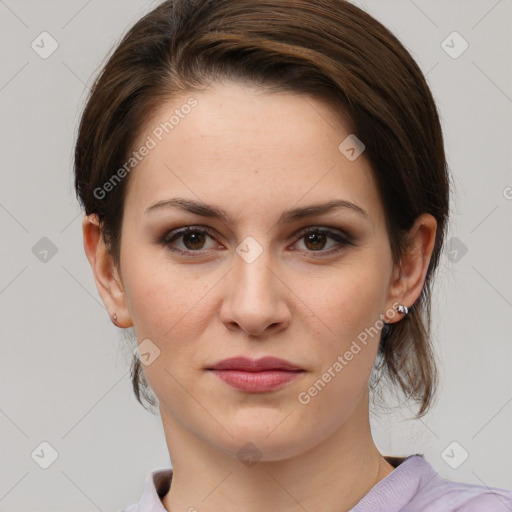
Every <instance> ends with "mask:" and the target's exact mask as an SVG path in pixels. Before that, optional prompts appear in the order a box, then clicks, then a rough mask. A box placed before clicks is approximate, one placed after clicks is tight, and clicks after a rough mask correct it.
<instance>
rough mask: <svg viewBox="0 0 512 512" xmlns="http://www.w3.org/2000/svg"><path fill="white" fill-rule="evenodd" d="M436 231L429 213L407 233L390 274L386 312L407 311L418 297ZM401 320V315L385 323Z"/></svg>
mask: <svg viewBox="0 0 512 512" xmlns="http://www.w3.org/2000/svg"><path fill="white" fill-rule="evenodd" d="M436 231H437V222H436V219H435V218H434V217H433V216H432V215H430V214H428V213H424V214H421V215H420V216H419V217H418V218H417V219H416V221H415V222H414V225H413V226H412V228H411V229H410V230H409V233H408V234H407V237H408V243H407V244H406V248H405V250H404V253H403V254H402V257H401V259H400V266H399V267H398V266H397V268H396V269H395V272H394V275H393V281H392V284H391V289H390V296H389V305H388V306H389V309H392V310H395V308H394V307H393V305H396V304H403V305H404V306H406V307H408V308H409V307H411V306H412V305H413V304H414V303H415V302H416V300H417V299H418V297H419V296H420V294H421V291H422V290H423V286H424V284H425V277H426V275H427V270H428V266H429V263H430V259H431V257H432V251H433V250H434V245H435V241H436ZM389 309H388V310H389ZM402 318H403V316H402V315H401V314H395V315H392V318H389V319H387V320H386V322H388V323H394V322H397V321H399V320H401V319H402Z"/></svg>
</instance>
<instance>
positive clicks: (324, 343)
mask: <svg viewBox="0 0 512 512" xmlns="http://www.w3.org/2000/svg"><path fill="white" fill-rule="evenodd" d="M190 96H191V94H183V95H182V96H180V97H177V98H174V100H173V101H172V102H169V103H166V104H165V105H163V106H162V108H161V109H160V111H159V112H158V113H157V115H156V116H155V117H154V119H151V120H150V121H149V122H148V123H147V128H146V129H145V130H144V131H143V133H141V134H140V138H139V140H140V141H144V140H145V139H146V137H147V136H148V135H151V131H152V130H153V129H154V127H155V126H158V124H159V123H160V122H162V121H164V120H166V119H168V118H169V116H170V115H172V113H173V111H174V110H175V109H176V108H179V107H180V105H183V104H184V103H185V102H186V101H187V99H188V98H189V97H190ZM193 96H194V98H196V99H197V101H198V105H197V107H195V108H194V109H193V110H192V111H191V113H190V114H188V115H187V116H186V117H185V118H184V119H181V120H180V122H179V124H178V125H177V126H175V128H174V129H173V131H172V132H171V133H170V134H169V135H167V136H166V137H165V138H164V139H163V140H162V141H161V142H159V144H158V145H157V146H156V147H155V148H154V149H152V150H151V151H150V153H149V155H148V156H146V157H145V158H144V160H143V161H142V162H141V163H140V164H139V165H138V166H137V167H136V169H134V170H133V171H132V174H131V175H130V178H129V182H128V188H127V195H126V199H125V201H126V202H125V212H124V218H123V228H122V237H121V260H120V261H121V264H120V268H116V266H115V265H114V263H113V259H112V257H111V256H110V255H109V254H108V252H107V250H106V248H105V243H104V240H103V237H102V233H101V230H100V228H99V225H98V221H97V219H96V217H95V216H88V217H85V218H84V220H83V235H84V247H85V251H86V254H87V257H88V259H89V261H90V264H91V266H92V269H93V272H94V276H95V280H96V285H97V287H98V291H99V293H100V295H101V297H102V299H103V301H104V303H105V306H106V308H107V309H108V311H109V313H110V314H114V313H115V314H116V315H117V322H116V325H118V326H119V327H122V328H126V327H130V326H134V329H135V333H136V335H137V340H138V342H139V343H141V342H142V341H143V340H145V339H150V340H151V342H152V343H154V345H156V346H157V347H158V349H159V350H160V355H159V356H158V357H157V358H156V359H155V360H154V361H153V362H152V363H151V364H150V365H148V366H143V369H144V372H145V375H146V378H147V380H148V382H149V384H150V385H151V387H152V389H153V391H154V392H155V394H156V396H157V397H158V399H159V402H160V413H161V417H162V423H163V428H164V431H165V436H166V440H167V445H168V449H169V453H170V457H171V461H172V464H173V480H172V486H171V490H170V491H169V492H168V493H167V495H166V496H165V497H164V498H163V504H164V506H165V508H166V509H167V510H169V511H173V512H174V511H187V510H194V509H193V508H192V507H195V509H197V510H198V511H201V512H203V511H223V512H226V511H227V512H229V511H234V510H244V511H261V510H282V511H299V510H304V509H306V510H318V511H341V510H349V509H351V508H352V507H353V506H354V505H355V504H356V503H357V502H358V501H359V500H360V499H361V498H362V497H363V496H364V495H365V494H366V493H367V492H368V491H369V490H370V489H371V488H372V487H373V486H374V485H375V484H376V483H377V482H379V481H380V480H382V479H383V478H385V477H386V476H387V475H389V474H390V473H391V471H392V470H393V467H392V466H391V465H390V464H389V463H388V462H387V461H386V460H385V459H384V458H383V457H382V456H381V454H380V453H379V451H378V449H377V447H376V446H375V444H374V442H373V439H372V434H371V431H370V424H369V409H368V407H369V392H368V384H369V378H370V374H371V370H372V366H373V363H374V360H375V356H376V353H377V348H378V341H379V335H374V336H373V337H371V336H370V337H369V338H368V341H367V343H366V345H363V344H361V343H359V345H360V346H361V350H360V351H359V352H358V353H357V355H355V356H354V357H353V359H352V360H351V361H349V362H348V364H346V366H344V367H343V369H342V371H340V372H339V373H337V374H336V376H335V377H334V378H332V379H331V380H330V382H329V383H328V384H327V385H326V386H325V387H323V389H322V390H321V391H320V392H318V394H317V395H316V396H314V397H312V398H311V400H310V402H309V403H308V404H305V405H304V404H302V403H300V402H299V400H298V396H299V393H300V392H303V391H307V390H308V389H309V388H310V387H311V386H313V384H314V383H315V382H317V381H318V379H320V378H322V375H323V374H324V373H325V372H326V371H327V370H328V368H329V367H331V368H332V366H333V363H334V362H335V361H337V358H338V356H340V355H343V354H344V353H345V352H346V351H347V350H348V349H349V348H350V346H351V343H352V342H353V341H354V340H356V339H357V336H358V334H360V333H361V332H364V331H365V329H367V328H369V327H371V326H375V325H379V323H378V320H379V318H380V319H382V318H384V320H385V321H387V322H390V323H392V322H396V321H400V320H401V319H402V318H403V315H401V314H398V313H396V312H394V310H393V306H394V305H396V303H401V304H404V305H407V306H409V305H411V304H413V303H414V301H415V300H416V299H417V298H418V296H419V294H420V292H421V289H422V287H423V284H424V280H425V274H426V270H427V267H428V263H429V260H430V257H431V254H432V250H433V247H434V238H435V231H436V222H435V219H434V218H433V217H432V216H430V215H427V214H424V215H421V216H420V217H419V218H418V219H417V220H416V223H415V224H414V226H413V228H412V229H411V232H410V237H411V240H412V244H411V248H410V249H408V251H407V252H406V253H404V254H403V256H402V260H401V262H400V267H401V271H400V269H399V267H398V266H397V265H394V264H393V260H392V257H391V250H390V246H389V239H388V234H387V231H386V226H385V224H384V210H383V205H382V202H381V200H380V197H379V194H378V191H377V188H376V184H375V181H374V178H373V174H372V170H371V168H370V165H369V163H368V161H367V160H366V159H365V158H364V153H363V155H362V156H360V157H359V158H357V159H356V160H354V161H350V160H348V159H347V158H346V157H345V156H344V155H343V154H342V153H341V152H340V151H339V150H338V145H339V144H340V142H341V141H343V140H344V139H345V137H347V135H349V134H350V133H351V132H350V131H349V130H348V129H347V127H346V125H345V124H344V123H343V121H342V120H341V119H339V117H336V116H335V114H334V112H333V110H332V108H330V107H329V106H328V105H326V104H324V103H323V102H320V101H319V100H316V99H313V98H311V97H306V96H302V95H298V94H291V93H272V94H270V93H269V92H268V91H265V90H264V89H259V88H249V87H247V86H245V85H240V84H236V83H228V82H224V83H215V84H213V85H212V86H211V87H210V88H209V89H208V90H205V91H202V92H200V93H194V94H193ZM175 197H180V198H186V199H190V200H194V201H199V200H200V201H203V202H205V203H207V204H209V205H215V206H217V207H219V208H222V209H223V210H225V211H226V213H227V214H228V215H229V216H230V217H231V218H232V224H227V223H226V222H224V221H222V220H219V219H213V218H207V217H203V216H199V215H197V214H193V213H190V212H187V211H184V210H181V209H178V208H176V207H169V208H159V209H155V210H154V211H152V212H150V213H145V210H146V208H148V207H149V206H151V205H153V204H154V203H156V202H158V201H161V200H166V199H170V198H175ZM338 199H342V200H345V201H349V202H351V203H353V204H355V205H357V206H358V207H360V208H361V209H363V210H364V211H365V212H366V213H365V214H362V213H359V212H357V211H355V210H354V209H351V208H338V209H333V210H331V211H329V212H327V213H323V214H321V215H316V216H314V217H309V218H303V219H300V220H296V221H294V222H292V223H290V224H284V223H281V222H280V221H279V217H280V215H281V214H282V213H283V212H284V211H287V210H290V209H293V208H298V207H304V206H307V205H313V204H317V203H324V202H327V201H329V200H338ZM185 226H194V227H196V228H197V227H202V228H209V229H210V230H211V231H212V233H213V236H209V235H204V236H201V234H199V236H198V237H197V236H196V238H192V239H190V237H189V238H187V237H181V238H178V239H177V240H175V241H174V242H170V243H169V245H171V246H173V247H175V248H178V249H182V250H183V251H186V250H187V249H188V250H189V253H191V252H193V251H195V252H193V254H192V256H191V257H186V256H183V255H180V254H178V253H175V252H171V251H170V250H169V248H168V247H165V246H164V245H163V244H161V243H160V242H159V237H162V236H164V235H165V234H166V233H168V232H171V231H173V230H176V229H178V228H182V227H185ZM305 228H310V229H312V230H313V231H314V229H315V228H316V229H318V228H324V229H325V228H330V229H331V230H333V231H335V232H340V233H343V232H346V233H349V234H350V235H351V236H352V244H351V245H349V244H339V243H338V242H337V241H336V240H334V239H332V238H330V237H329V236H327V237H325V238H324V237H322V236H321V234H320V235H319V236H320V238H319V239H318V238H317V239H316V241H315V239H313V242H311V241H309V239H308V238H307V237H305V236H304V234H302V235H301V233H300V232H301V231H303V230H304V229H305ZM249 236H250V237H252V238H253V239H254V240H255V241H257V243H258V244H259V245H260V248H261V250H262V252H261V254H260V255H259V256H258V257H257V258H256V259H255V260H254V261H253V262H251V263H248V262H247V261H246V260H244V259H243V258H242V257H240V256H239V255H238V254H237V252H236V249H237V247H238V246H239V245H240V244H241V243H242V241H244V239H245V238H246V237H249ZM336 248H338V249H340V250H339V251H338V252H333V250H336ZM379 334H380V333H379ZM238 355H245V356H247V357H253V358H259V357H261V356H266V355H272V356H276V357H280V358H283V359H287V360H289V361H291V362H292V363H294V364H296V365H298V366H299V367H301V368H302V369H304V370H305V371H304V372H303V373H302V374H300V375H299V376H298V377H297V378H296V379H295V380H293V381H292V382H289V383H288V384H287V385H285V386H284V387H283V388H281V389H279V390H277V391H272V392H267V393H261V394H254V393H246V392H242V391H239V390H236V389H234V388H232V387H231V386H229V385H227V384H226V383H224V382H223V381H221V380H220V379H218V378H217V377H216V376H215V375H213V374H212V373H211V372H209V371H207V370H205V368H207V367H208V366H211V365H212V364H213V363H215V362H217V361H219V360H222V359H225V358H228V357H233V356H238ZM247 443H252V445H251V446H252V452H251V453H252V457H253V458H254V459H256V460H255V461H254V463H253V464H246V463H244V462H243V461H241V460H240V457H239V456H238V455H237V453H238V452H239V451H240V450H241V449H242V448H243V447H244V446H246V447H247Z"/></svg>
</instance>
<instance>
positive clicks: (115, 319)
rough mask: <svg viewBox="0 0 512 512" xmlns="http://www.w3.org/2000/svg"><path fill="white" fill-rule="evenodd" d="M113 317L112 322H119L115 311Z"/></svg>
mask: <svg viewBox="0 0 512 512" xmlns="http://www.w3.org/2000/svg"><path fill="white" fill-rule="evenodd" d="M111 318H112V322H114V323H115V324H116V323H117V315H116V314H115V313H114V314H113V315H112V317H111Z"/></svg>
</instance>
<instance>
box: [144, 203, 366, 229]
mask: <svg viewBox="0 0 512 512" xmlns="http://www.w3.org/2000/svg"><path fill="white" fill-rule="evenodd" d="M164 208H180V209H181V210H184V211H187V212H190V213H193V214H195V215H200V216H201V217H209V218H213V219H220V220H222V221H223V222H224V223H225V224H227V225H233V220H232V218H231V216H230V215H229V214H228V213H227V212H226V211H225V210H223V209H222V208H219V207H217V206H213V205H209V204H206V203H203V202H201V201H194V200H191V199H184V198H179V197H175V198H172V199H164V200H162V201H158V202H157V203H155V204H153V205H151V206H149V207H148V208H146V211H145V213H146V214H147V213H150V212H153V211H156V210H161V209H164ZM337 208H346V209H349V210H352V211H355V212H357V213H359V214H360V215H362V216H364V217H368V214H367V213H366V212H365V211H364V210H363V209H362V208H361V207H360V206H358V205H356V204H354V203H351V202H350V201H346V200H344V199H336V200H332V201H328V202H326V203H319V204H313V205H309V206H305V207H302V208H294V209H292V210H288V211H285V212H283V213H282V214H281V216H280V217H279V221H278V222H279V223H282V224H291V223H292V222H296V221H298V220H301V219H304V218H307V217H314V216H317V215H322V214H323V213H327V212H329V211H332V210H334V209H337Z"/></svg>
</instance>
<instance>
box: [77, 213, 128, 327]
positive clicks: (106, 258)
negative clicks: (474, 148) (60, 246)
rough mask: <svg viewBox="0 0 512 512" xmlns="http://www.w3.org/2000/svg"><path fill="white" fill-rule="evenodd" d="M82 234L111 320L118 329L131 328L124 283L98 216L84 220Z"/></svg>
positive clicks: (87, 217) (87, 216)
mask: <svg viewBox="0 0 512 512" xmlns="http://www.w3.org/2000/svg"><path fill="white" fill-rule="evenodd" d="M82 232H83V242H84V250H85V254H86V256H87V259H88V260H89V263H90V265H91V268H92V271H93V274H94V280H95V283H96V288H97V289H98V293H99V294H100V296H101V298H102V300H103V303H104V304H105V307H106V308H107V311H108V313H109V316H110V318H111V319H112V321H113V322H114V323H115V325H117V326H118V327H130V326H131V325H133V324H132V321H131V317H130V314H129V312H128V308H127V306H126V300H125V294H124V289H123V285H122V281H121V279H120V276H119V273H118V270H117V267H116V265H115V264H114V259H113V257H112V255H111V254H110V253H109V251H108V249H107V246H106V244H105V240H104V237H103V233H102V229H101V226H100V222H99V219H98V217H97V215H94V214H93V215H86V216H85V217H84V218H83V220H82ZM114 318H115V321H114Z"/></svg>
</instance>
